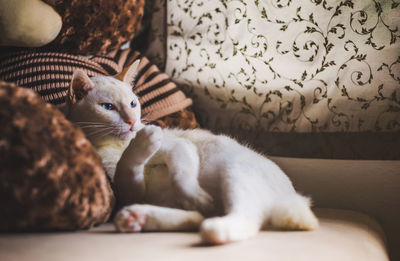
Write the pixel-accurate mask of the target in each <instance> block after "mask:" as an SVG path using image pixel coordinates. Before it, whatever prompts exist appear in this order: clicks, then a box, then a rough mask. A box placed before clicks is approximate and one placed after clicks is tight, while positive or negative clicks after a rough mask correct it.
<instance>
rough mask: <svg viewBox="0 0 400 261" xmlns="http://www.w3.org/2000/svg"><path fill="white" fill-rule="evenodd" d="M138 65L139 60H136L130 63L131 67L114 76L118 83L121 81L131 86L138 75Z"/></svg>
mask: <svg viewBox="0 0 400 261" xmlns="http://www.w3.org/2000/svg"><path fill="white" fill-rule="evenodd" d="M139 63H140V60H136V61H135V62H134V63H132V64H131V65H129V66H128V67H126V68H125V69H124V70H123V71H122V72H120V73H119V74H117V75H115V76H114V77H115V78H117V79H118V80H120V81H123V82H125V83H127V84H129V85H130V86H133V85H134V81H135V78H136V75H137V73H138V67H139Z"/></svg>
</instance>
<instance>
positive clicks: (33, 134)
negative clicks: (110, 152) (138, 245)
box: [0, 82, 113, 231]
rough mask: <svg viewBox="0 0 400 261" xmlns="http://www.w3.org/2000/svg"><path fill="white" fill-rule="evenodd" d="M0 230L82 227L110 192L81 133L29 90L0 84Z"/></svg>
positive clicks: (102, 210) (104, 208) (103, 207)
mask: <svg viewBox="0 0 400 261" xmlns="http://www.w3.org/2000/svg"><path fill="white" fill-rule="evenodd" d="M0 107H1V108H3V109H2V110H0V125H1V126H2V127H1V128H0V166H1V167H0V205H1V207H2V210H1V212H0V213H1V214H0V231H13V230H23V231H27V230H28V231H31V230H35V231H36V230H51V229H63V230H70V229H77V228H87V227H91V226H93V225H95V224H99V223H103V222H105V221H106V220H107V218H108V217H109V215H110V212H111V206H112V202H113V193H112V191H111V187H110V184H109V182H108V181H107V178H106V175H105V173H104V170H103V168H102V166H101V159H100V157H99V156H98V155H97V153H96V151H95V149H94V148H93V147H92V145H91V144H90V142H89V141H88V140H87V139H86V138H85V136H84V134H83V132H82V131H81V130H80V129H79V128H78V127H76V126H74V125H73V124H72V123H70V122H69V121H68V120H66V119H65V117H64V115H63V114H62V113H61V112H60V111H58V110H56V109H54V108H53V106H51V105H50V104H46V103H45V102H44V101H43V100H42V99H41V98H40V97H39V96H38V95H37V94H36V93H35V92H33V91H32V90H29V89H24V88H19V87H17V86H15V85H13V84H9V83H5V82H0Z"/></svg>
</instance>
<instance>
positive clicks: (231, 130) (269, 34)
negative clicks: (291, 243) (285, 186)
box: [142, 0, 400, 260]
mask: <svg viewBox="0 0 400 261" xmlns="http://www.w3.org/2000/svg"><path fill="white" fill-rule="evenodd" d="M152 3H153V5H152V6H151V7H150V8H149V9H150V10H152V11H151V13H152V14H153V15H152V16H150V18H149V19H151V23H144V25H146V24H148V25H147V26H148V27H149V30H148V31H149V32H151V33H150V34H149V35H148V37H147V38H148V39H150V40H149V43H150V44H149V45H146V46H145V48H143V50H142V51H143V52H144V53H146V55H148V56H149V57H152V60H153V61H154V62H156V63H157V64H158V65H159V66H160V67H161V68H164V69H165V71H166V72H167V74H169V75H170V76H171V77H172V79H173V80H174V81H175V82H176V83H177V84H178V85H179V86H180V87H182V88H183V89H184V90H185V91H186V93H187V94H188V95H189V96H191V97H192V98H193V101H194V108H195V113H196V116H197V117H198V120H199V123H200V125H201V126H202V127H204V128H208V129H211V130H213V131H214V132H217V133H219V132H222V133H228V134H230V135H232V136H235V137H237V138H239V139H240V140H242V141H243V142H245V143H249V144H250V146H252V147H255V148H256V149H258V150H260V151H262V152H265V153H267V154H268V155H270V156H272V157H273V159H275V161H276V162H277V163H278V164H279V165H280V166H281V167H282V168H283V169H284V170H285V171H286V173H287V174H288V175H289V176H290V177H291V179H292V180H293V182H294V183H295V187H296V188H297V189H298V190H300V191H303V192H304V193H305V194H309V195H310V196H312V198H313V200H314V203H315V205H316V206H318V207H334V208H345V209H352V210H356V211H361V212H363V213H366V214H368V215H370V216H372V217H375V218H376V219H377V221H378V222H379V223H380V224H381V225H382V226H383V228H384V230H385V232H386V234H387V237H388V245H389V252H390V255H391V258H392V260H400V250H398V249H399V248H398V246H399V245H400V225H399V222H398V220H400V207H399V203H398V202H399V201H400V39H399V37H400V31H399V27H400V5H399V4H398V3H396V2H394V1H375V0H365V1H354V0H342V1H339V0H329V1H327V0H309V1H290V0H289V1H282V0H268V1H260V0H248V1H222V0H217V1H211V0H190V1H176V0H166V1H162V0H158V1H152ZM338 260H340V259H338Z"/></svg>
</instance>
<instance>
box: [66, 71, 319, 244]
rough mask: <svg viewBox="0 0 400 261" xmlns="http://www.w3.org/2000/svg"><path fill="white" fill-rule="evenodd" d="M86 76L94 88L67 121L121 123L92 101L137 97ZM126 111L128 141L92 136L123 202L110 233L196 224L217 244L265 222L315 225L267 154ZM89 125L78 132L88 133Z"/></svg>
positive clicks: (305, 201)
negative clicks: (132, 118)
mask: <svg viewBox="0 0 400 261" xmlns="http://www.w3.org/2000/svg"><path fill="white" fill-rule="evenodd" d="M92 80H93V82H94V85H95V86H94V88H93V90H91V91H90V92H89V93H88V95H87V97H86V98H84V99H82V100H81V101H79V102H78V103H76V104H74V105H72V108H71V115H70V116H72V117H70V119H72V120H73V121H76V122H85V121H91V122H101V123H107V122H108V123H110V124H112V125H115V126H117V125H118V126H120V125H121V126H122V127H121V126H120V127H119V128H125V127H124V126H123V121H122V122H121V119H120V117H119V116H118V113H109V112H104V111H102V110H101V108H99V106H97V105H98V104H99V103H101V102H103V101H104V100H106V101H107V102H108V101H109V102H112V103H115V104H120V105H118V106H124V104H125V105H126V104H129V103H130V101H131V100H132V99H137V98H136V97H135V96H134V94H133V93H132V92H131V91H130V89H129V88H125V87H126V86H125V87H124V86H123V83H122V82H118V81H116V80H114V79H112V78H111V77H97V78H92ZM138 107H139V106H138ZM132 111H133V112H134V113H135V115H136V118H137V119H138V121H137V122H136V124H137V126H135V130H139V131H138V132H137V135H136V137H135V138H134V139H132V137H133V136H134V134H132V135H131V136H118V135H114V134H112V133H110V135H105V136H104V137H102V138H92V141H93V143H94V144H95V146H96V147H97V149H98V150H99V154H100V155H101V156H102V159H103V163H104V164H105V166H106V169H107V172H108V174H109V175H110V176H111V177H112V178H113V181H114V187H115V189H116V191H115V192H116V194H117V199H118V201H119V202H120V203H122V204H123V205H129V206H127V207H124V208H123V209H122V210H120V212H119V213H118V214H117V215H116V218H115V226H116V228H117V230H119V231H122V232H135V231H154V230H194V229H200V233H201V236H202V239H203V241H205V242H207V243H212V244H223V243H228V242H231V241H238V240H243V239H246V238H249V237H251V236H254V235H256V234H257V232H258V231H259V230H260V229H262V228H265V227H267V226H271V225H272V226H274V227H279V228H288V229H306V230H309V229H315V228H317V227H318V221H317V219H316V218H315V216H314V214H313V213H312V212H311V210H310V203H309V199H308V198H305V197H303V196H301V195H299V194H297V193H296V191H295V190H294V188H293V186H292V184H291V182H290V180H289V179H288V178H287V176H286V175H285V174H284V173H283V172H282V170H281V169H280V168H279V167H278V166H277V165H276V164H274V163H273V162H272V161H270V160H269V159H267V158H266V157H264V156H262V155H260V154H258V153H256V152H254V151H253V150H251V149H250V148H248V147H245V146H242V145H240V144H239V143H238V142H236V141H235V140H233V139H231V138H229V137H227V136H223V135H214V134H212V133H210V132H209V131H205V130H200V129H197V130H178V129H164V130H162V129H160V128H159V127H156V126H152V125H148V126H145V127H143V125H142V123H141V122H140V109H137V108H136V109H134V110H132ZM136 124H135V125H136ZM93 126H95V125H93ZM94 129H95V128H94ZM91 130H92V129H91V128H86V129H84V131H86V132H87V133H88V135H89V134H90V133H89V132H90V131H91ZM89 137H90V136H89ZM117 162H118V163H117ZM114 173H115V176H114ZM132 204H133V205H132ZM204 217H205V218H204Z"/></svg>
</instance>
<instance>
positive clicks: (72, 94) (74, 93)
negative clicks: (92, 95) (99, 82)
mask: <svg viewBox="0 0 400 261" xmlns="http://www.w3.org/2000/svg"><path fill="white" fill-rule="evenodd" d="M93 87H94V83H93V82H92V81H91V80H90V78H89V76H88V75H87V74H86V73H85V72H84V71H82V70H76V71H75V72H74V74H73V75H72V80H71V84H70V86H69V93H68V96H67V99H68V101H69V103H75V102H76V101H79V100H81V99H82V98H83V97H85V96H86V95H87V94H88V92H89V91H90V90H92V89H93Z"/></svg>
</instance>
